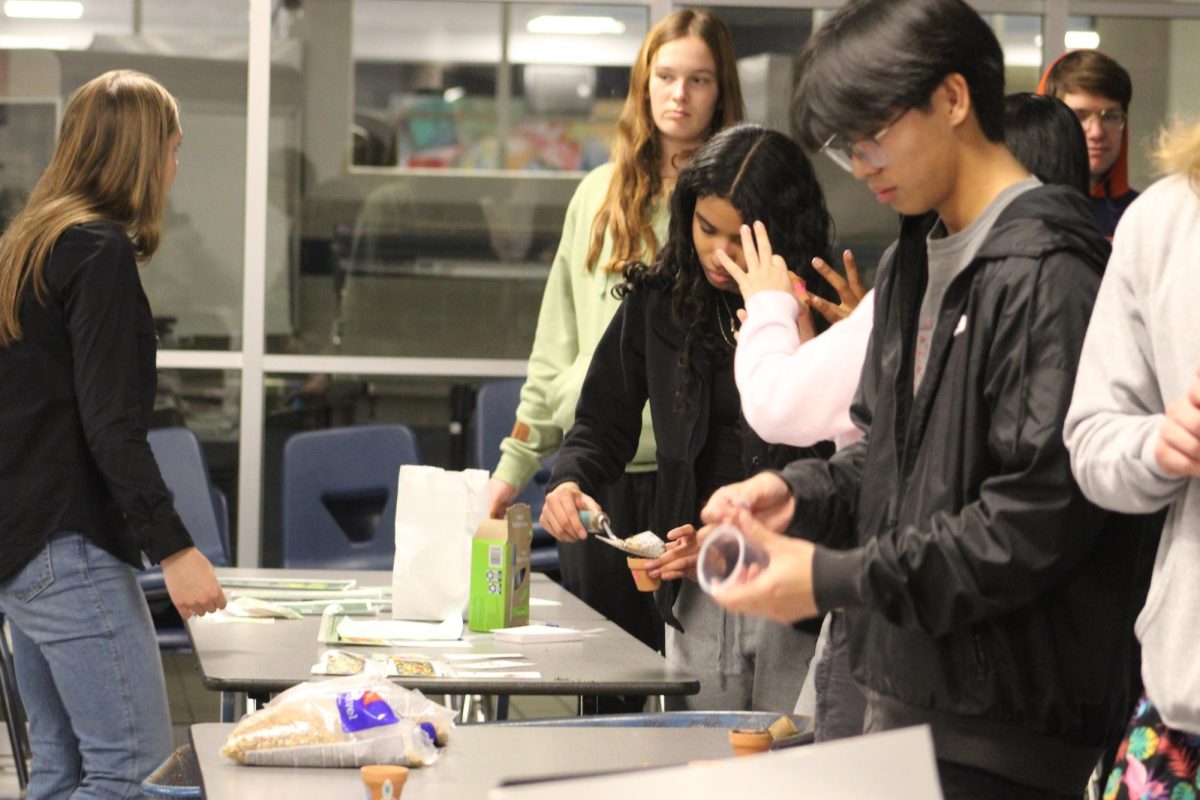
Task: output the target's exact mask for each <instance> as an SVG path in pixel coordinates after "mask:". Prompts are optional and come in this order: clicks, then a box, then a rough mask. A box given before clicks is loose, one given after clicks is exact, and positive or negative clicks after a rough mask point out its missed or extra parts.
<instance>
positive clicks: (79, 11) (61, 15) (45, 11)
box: [4, 0, 83, 19]
mask: <svg viewBox="0 0 1200 800" xmlns="http://www.w3.org/2000/svg"><path fill="white" fill-rule="evenodd" d="M4 16H6V17H12V18H13V19H79V18H80V17H82V16H83V3H74V2H61V1H60V0H5V3H4Z"/></svg>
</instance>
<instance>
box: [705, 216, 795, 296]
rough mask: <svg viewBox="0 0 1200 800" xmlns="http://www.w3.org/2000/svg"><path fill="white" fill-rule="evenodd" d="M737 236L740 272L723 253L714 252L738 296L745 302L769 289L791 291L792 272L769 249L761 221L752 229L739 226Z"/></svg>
mask: <svg viewBox="0 0 1200 800" xmlns="http://www.w3.org/2000/svg"><path fill="white" fill-rule="evenodd" d="M741 235H742V256H743V257H744V258H745V260H746V268H745V269H742V267H740V266H739V265H738V263H737V262H736V261H734V260H733V259H732V258H730V257H729V255H728V254H727V253H726V252H725V251H724V250H718V251H717V261H719V262H720V264H721V266H722V267H724V268H725V271H726V272H728V273H729V275H730V277H732V278H733V280H734V282H735V283H736V284H737V287H738V291H740V292H741V293H742V297H743V298H746V299H749V298H750V297H751V295H755V294H758V293H759V292H765V291H770V290H775V291H780V292H791V291H792V273H791V272H789V271H788V268H787V263H786V262H785V261H784V260H783V256H778V255H775V253H774V252H773V251H772V250H771V238H770V237H769V236H768V235H767V228H766V226H765V225H763V224H762V223H761V222H755V223H754V227H753V228H751V227H750V226H749V225H743V226H742V228H741Z"/></svg>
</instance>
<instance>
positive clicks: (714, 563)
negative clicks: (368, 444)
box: [696, 522, 771, 595]
mask: <svg viewBox="0 0 1200 800" xmlns="http://www.w3.org/2000/svg"><path fill="white" fill-rule="evenodd" d="M770 563H771V556H770V554H769V553H767V551H766V550H765V549H764V548H763V547H762V546H761V545H760V544H758V543H757V542H753V541H751V540H749V539H747V538H746V535H745V534H744V533H742V530H741V528H739V527H737V526H736V525H733V524H731V523H728V522H723V523H720V524H719V525H717V526H716V527H714V528H713V529H712V530H710V531H708V532H707V533H706V535H705V537H704V544H703V545H701V547H700V555H699V557H698V558H697V561H696V579H697V581H698V582H699V583H700V588H701V589H703V590H704V591H705V592H707V593H708V594H711V595H716V594H720V593H721V592H722V591H725V590H727V589H730V588H732V587H734V586H737V585H739V584H743V583H746V582H747V581H751V580H753V579H754V578H755V577H757V576H758V575H759V574H760V573H762V571H763V570H765V569H766V568H767V567H768V565H770Z"/></svg>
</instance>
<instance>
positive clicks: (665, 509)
mask: <svg viewBox="0 0 1200 800" xmlns="http://www.w3.org/2000/svg"><path fill="white" fill-rule="evenodd" d="M713 324H714V325H716V324H717V319H716V318H715V317H714V319H713ZM683 340H684V332H683V330H681V329H680V327H679V325H677V324H676V323H675V322H673V321H672V311H671V300H670V294H669V288H668V287H666V286H662V285H659V284H657V283H649V282H647V283H643V284H641V285H640V286H638V287H637V288H636V289H634V290H633V291H631V292H630V293H629V294H628V295H627V296H626V297H625V299H624V301H623V302H622V303H621V305H620V306H619V307H618V309H617V313H616V314H615V315H614V316H613V319H612V321H611V322H610V323H609V325H608V328H607V329H606V330H605V331H604V335H603V336H602V337H601V338H600V341H599V342H598V343H597V345H596V350H595V352H594V353H593V354H592V362H591V365H590V366H589V367H588V373H587V377H586V378H585V379H584V382H583V389H582V391H581V393H580V396H579V405H578V406H577V408H576V409H575V423H574V425H572V426H571V429H570V430H569V431H568V432H567V435H566V437H565V438H564V439H563V443H562V446H561V447H560V448H559V450H558V457H557V459H556V460H555V462H554V467H553V469H552V471H551V474H550V482H549V483H548V484H547V486H546V490H547V491H551V490H553V489H554V487H556V486H558V485H559V484H561V483H566V482H567V481H575V482H576V483H578V484H579V487H580V488H581V489H582V490H583V491H584V492H586V493H588V494H593V493H594V492H595V491H597V490H598V489H599V488H601V487H604V486H606V485H608V484H609V483H611V482H612V481H614V480H616V479H617V478H618V477H620V475H621V473H622V472H623V471H624V469H625V465H626V464H627V463H629V459H631V458H632V457H633V454H634V453H635V452H636V450H637V444H638V436H639V435H640V434H641V430H642V409H643V408H644V407H645V405H646V401H647V400H649V402H650V417H651V419H652V420H653V422H654V441H655V447H656V449H657V452H656V457H657V461H658V470H657V473H656V478H655V492H654V494H655V497H654V531H655V532H656V533H657V534H658V535H659V536H666V534H667V531H669V530H671V529H672V528H676V527H678V526H680V525H685V524H688V523H692V524H697V523H698V518H699V509H700V506H701V504H702V503H703V501H705V500H707V498H702V497H697V487H696V460H697V458H698V457H699V456H700V452H701V450H703V449H704V444H705V442H706V441H707V438H708V431H709V413H710V400H711V397H710V395H711V389H712V376H711V372H712V367H711V363H710V359H709V357H708V354H707V353H705V352H704V351H703V350H699V348H697V350H698V351H699V352H697V354H696V356H695V357H694V358H693V359H692V362H691V364H690V365H689V366H688V367H687V369H686V370H685V369H684V368H683V367H682V366H681V364H682V358H683V352H684V350H683ZM730 368H732V367H730ZM685 375H689V377H688V379H687V380H688V386H687V396H686V398H683V399H685V401H686V403H685V405H684V406H683V407H682V408H681V407H680V405H679V403H680V399H681V398H680V397H679V389H680V387H681V385H682V384H683V381H684V376H685ZM738 428H739V431H740V432H741V434H742V467H743V469H744V470H745V474H746V475H747V476H749V475H752V474H753V473H755V472H758V471H759V470H761V469H764V468H766V467H779V466H783V465H784V464H787V463H789V462H790V461H792V460H794V459H796V458H799V457H802V456H807V455H819V454H821V453H822V452H826V453H827V452H831V451H832V447H828V448H827V449H823V448H821V447H820V446H818V447H816V448H795V447H787V446H783V445H769V444H767V443H765V442H763V441H762V440H761V439H759V438H758V437H757V436H755V435H754V432H753V431H752V430H751V429H750V427H749V426H748V425H746V423H745V421H744V420H741V421H739V423H738ZM677 584H678V582H677V581H666V582H664V583H663V586H662V588H661V589H659V591H658V592H657V593H656V595H655V600H656V603H657V605H658V606H659V610H660V611H661V612H662V615H663V619H664V620H666V622H667V623H668V624H671V625H673V626H675V627H676V628H679V629H681V630H682V626H681V625H680V624H679V621H678V620H677V619H676V618H675V615H674V613H673V612H672V606H673V605H674V602H675V596H676V594H677V592H678V585H677ZM807 627H808V628H811V626H807Z"/></svg>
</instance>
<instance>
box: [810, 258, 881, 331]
mask: <svg viewBox="0 0 1200 800" xmlns="http://www.w3.org/2000/svg"><path fill="white" fill-rule="evenodd" d="M842 259H843V263H844V264H845V265H846V277H845V278H843V277H842V276H841V275H839V274H838V272H837V270H835V269H834V268H833V267H831V266H829V265H828V264H826V263H825V261H824V260H822V259H820V258H814V259H813V260H812V265H813V269H815V270H816V271H817V272H819V273H821V275H822V276H823V277H824V278H825V280H827V281H829V285H830V286H832V287H833V288H834V291H836V292H837V293H838V298H839V299H840V300H841V303H840V304H838V305H834V304H833V303H831V302H829V301H828V300H826V299H824V298H822V297H817V296H816V295H815V294H808V293H805V296H804V297H802V298H800V299H801V300H802V302H804V303H806V304H807V305H808V306H809V307H810V308H812V309H813V310H814V311H816V312H817V313H818V314H820V315H821V316H822V317H824V318H825V319H827V320H828V321H829V322H830V323H834V322H841V321H842V320H844V319H845V318H846V317H848V316H850V314H851V313H852V312H853V311H854V309H856V308H858V304H859V303H861V302H862V299H863V297H865V296H866V294H867V288H866V287H865V286H863V282H862V278H861V277H859V274H858V262H857V261H856V260H855V259H854V253H852V252H850V251H849V250H847V251H846V252H845V253H843V254H842Z"/></svg>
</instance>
